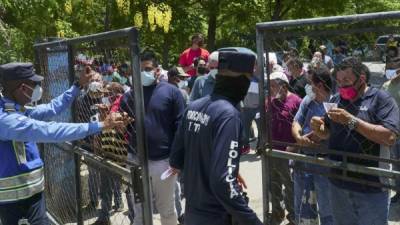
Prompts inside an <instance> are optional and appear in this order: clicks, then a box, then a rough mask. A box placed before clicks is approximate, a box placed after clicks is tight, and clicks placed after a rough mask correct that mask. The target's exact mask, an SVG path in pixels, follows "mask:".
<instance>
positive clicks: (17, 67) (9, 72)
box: [0, 62, 44, 82]
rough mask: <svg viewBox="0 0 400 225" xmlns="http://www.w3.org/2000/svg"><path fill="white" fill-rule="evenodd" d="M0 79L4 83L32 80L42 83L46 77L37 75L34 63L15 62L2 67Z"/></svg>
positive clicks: (0, 68) (0, 67)
mask: <svg viewBox="0 0 400 225" xmlns="http://www.w3.org/2000/svg"><path fill="white" fill-rule="evenodd" d="M0 77H1V79H2V80H3V81H10V80H25V79H28V80H32V81H35V82H40V81H42V80H43V79H44V77H42V76H40V75H37V74H36V73H35V70H34V69H33V64H32V63H22V62H13V63H7V64H3V65H1V66H0Z"/></svg>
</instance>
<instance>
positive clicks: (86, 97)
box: [76, 71, 105, 210]
mask: <svg viewBox="0 0 400 225" xmlns="http://www.w3.org/2000/svg"><path fill="white" fill-rule="evenodd" d="M104 94H105V89H104V88H103V77H102V76H101V75H100V74H99V73H97V72H94V71H92V73H91V78H90V79H89V83H88V85H87V90H86V92H84V93H83V94H82V95H80V96H79V97H78V98H77V101H76V109H77V121H78V122H79V123H89V122H99V121H100V112H99V108H98V106H97V105H98V104H101V103H102V98H103V97H104ZM99 144H100V141H99V140H98V136H97V135H92V136H89V137H87V138H85V139H83V140H81V147H82V148H84V149H85V150H87V151H89V152H92V153H96V149H99V148H100V146H99ZM88 172H89V179H88V181H89V182H88V185H89V193H90V194H89V197H90V202H89V204H88V205H87V206H86V207H85V209H86V210H94V209H96V207H97V205H98V203H99V188H100V173H99V171H98V170H97V169H96V168H93V167H89V168H88Z"/></svg>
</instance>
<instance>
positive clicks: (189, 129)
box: [170, 51, 262, 225]
mask: <svg viewBox="0 0 400 225" xmlns="http://www.w3.org/2000/svg"><path fill="white" fill-rule="evenodd" d="M254 64H255V56H254V55H251V54H247V53H238V52H228V51H227V52H220V53H219V65H218V74H217V76H216V83H215V87H214V91H213V92H212V94H211V95H209V96H206V97H204V98H200V99H198V100H196V101H194V102H191V103H190V104H189V106H188V108H187V110H186V111H185V114H184V115H183V118H182V121H181V123H180V125H179V128H178V131H177V134H176V135H175V140H174V143H173V146H172V152H171V156H170V165H171V167H172V168H173V170H174V172H178V170H182V171H183V172H184V175H183V176H184V183H185V190H184V192H185V197H186V209H185V224H190V225H204V224H207V225H228V224H232V223H231V221H230V220H229V218H230V216H231V217H232V219H233V220H235V221H237V222H238V223H239V224H241V225H260V224H262V223H261V221H260V220H259V219H258V218H257V215H256V214H255V213H254V211H253V210H251V209H250V208H249V207H248V204H247V202H246V200H245V198H244V197H243V195H242V194H241V188H240V187H239V186H240V182H238V177H239V175H238V172H239V162H240V151H239V148H240V142H241V135H242V122H241V119H240V112H239V110H238V109H237V106H238V104H239V102H240V101H242V100H243V98H244V96H245V95H246V93H247V90H248V88H249V85H250V79H251V76H252V74H253V72H254ZM241 182H243V180H241ZM242 184H243V183H242Z"/></svg>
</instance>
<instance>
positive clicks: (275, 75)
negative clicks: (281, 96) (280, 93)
mask: <svg viewBox="0 0 400 225" xmlns="http://www.w3.org/2000/svg"><path fill="white" fill-rule="evenodd" d="M269 79H270V80H277V79H280V80H283V81H285V82H286V83H288V84H289V80H288V78H287V76H286V74H284V73H283V72H280V71H277V72H273V73H271V74H270V75H269Z"/></svg>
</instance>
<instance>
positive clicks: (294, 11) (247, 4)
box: [0, 0, 400, 66]
mask: <svg viewBox="0 0 400 225" xmlns="http://www.w3.org/2000/svg"><path fill="white" fill-rule="evenodd" d="M161 3H162V4H166V5H167V6H169V7H171V11H172V20H171V22H170V24H169V27H168V28H169V29H165V27H163V26H159V27H156V28H155V29H154V31H152V30H151V29H150V28H151V24H149V21H148V16H149V15H148V8H149V6H151V5H153V4H154V5H159V4H161ZM392 10H400V2H399V1H393V0H363V1H359V0H330V1H328V0H313V1H309V0H246V1H243V0H186V1H182V0H164V1H159V0H152V1H150V0H0V63H4V62H8V61H14V60H30V61H32V60H33V47H32V45H33V43H35V42H36V41H38V40H41V39H43V38H46V37H65V38H69V37H76V36H80V35H86V34H91V33H97V32H102V31H105V30H114V29H119V28H124V27H129V26H133V25H134V17H135V15H137V14H139V13H140V14H141V15H142V17H141V18H142V20H143V23H142V26H141V27H139V30H140V40H141V43H140V45H141V47H142V48H150V49H154V50H155V51H156V52H157V54H158V55H159V58H160V59H161V61H162V63H163V65H164V66H170V65H172V64H176V63H177V61H178V57H179V54H180V53H181V52H182V51H183V50H184V49H185V48H187V47H189V45H190V40H189V37H190V35H191V34H193V33H196V32H201V33H203V34H205V35H209V37H207V38H208V44H209V47H214V49H217V48H219V47H224V46H245V47H249V48H252V49H255V24H256V23H257V22H264V21H271V20H286V19H298V18H310V17H321V16H333V15H344V14H355V13H366V12H377V11H392ZM213 21H214V22H215V23H214V22H213ZM158 22H159V23H162V21H161V20H159V21H158ZM213 23H214V24H213ZM349 26H350V25H349ZM166 30H167V31H168V32H166ZM350 38H353V39H354V37H350ZM357 39H359V40H367V41H369V42H371V40H370V39H371V37H370V38H369V39H368V37H366V36H357ZM298 43H299V48H301V49H304V50H306V49H307V44H308V39H304V40H303V39H299V40H298ZM281 44H282V43H278V45H281Z"/></svg>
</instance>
